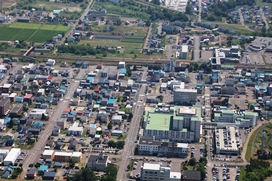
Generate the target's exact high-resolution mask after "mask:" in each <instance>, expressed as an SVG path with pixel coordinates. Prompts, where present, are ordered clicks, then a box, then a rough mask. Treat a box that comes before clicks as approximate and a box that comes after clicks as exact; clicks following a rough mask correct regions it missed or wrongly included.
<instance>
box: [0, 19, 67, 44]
mask: <svg viewBox="0 0 272 181" xmlns="http://www.w3.org/2000/svg"><path fill="white" fill-rule="evenodd" d="M69 29H70V27H68V26H62V25H47V24H29V23H17V22H16V23H12V24H11V25H1V26H0V40H3V41H14V40H21V41H22V40H24V41H31V42H37V43H42V42H44V41H47V40H52V38H53V36H57V35H58V34H62V33H66V32H67V31H68V30H69Z"/></svg>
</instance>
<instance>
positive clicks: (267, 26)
mask: <svg viewBox="0 0 272 181" xmlns="http://www.w3.org/2000/svg"><path fill="white" fill-rule="evenodd" d="M260 14H261V16H262V19H263V21H264V23H265V28H266V30H268V29H269V25H268V23H267V21H266V17H265V15H264V12H263V8H262V7H260Z"/></svg>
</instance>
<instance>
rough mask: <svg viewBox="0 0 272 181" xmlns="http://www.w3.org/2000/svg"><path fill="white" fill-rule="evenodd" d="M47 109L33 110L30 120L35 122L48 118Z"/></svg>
mask: <svg viewBox="0 0 272 181" xmlns="http://www.w3.org/2000/svg"><path fill="white" fill-rule="evenodd" d="M47 116H48V114H47V112H46V109H32V110H31V111H30V113H29V118H31V119H34V120H42V119H43V117H47Z"/></svg>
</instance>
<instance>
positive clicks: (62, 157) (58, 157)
mask: <svg viewBox="0 0 272 181" xmlns="http://www.w3.org/2000/svg"><path fill="white" fill-rule="evenodd" d="M72 155H73V153H71V152H55V155H54V161H62V162H69V161H70V159H71V157H72Z"/></svg>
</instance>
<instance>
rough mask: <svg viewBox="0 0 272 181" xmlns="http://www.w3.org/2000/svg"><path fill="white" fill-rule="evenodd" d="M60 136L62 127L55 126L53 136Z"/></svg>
mask: <svg viewBox="0 0 272 181" xmlns="http://www.w3.org/2000/svg"><path fill="white" fill-rule="evenodd" d="M59 134H60V127H59V126H55V127H54V128H53V130H52V136H59Z"/></svg>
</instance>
